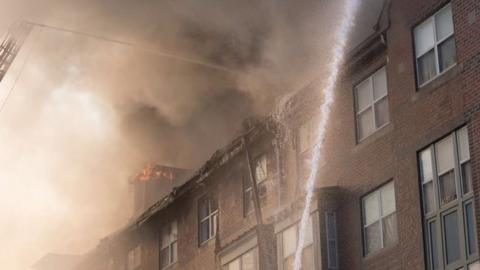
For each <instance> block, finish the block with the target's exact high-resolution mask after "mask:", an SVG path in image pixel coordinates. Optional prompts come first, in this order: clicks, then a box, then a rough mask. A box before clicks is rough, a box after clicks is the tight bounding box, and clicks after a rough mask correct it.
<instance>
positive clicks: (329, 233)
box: [327, 213, 337, 240]
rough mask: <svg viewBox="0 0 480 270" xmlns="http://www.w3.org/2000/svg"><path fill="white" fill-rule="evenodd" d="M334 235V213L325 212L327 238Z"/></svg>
mask: <svg viewBox="0 0 480 270" xmlns="http://www.w3.org/2000/svg"><path fill="white" fill-rule="evenodd" d="M336 235H337V228H336V224H335V215H334V214H333V213H327V239H330V240H332V239H335V237H336Z"/></svg>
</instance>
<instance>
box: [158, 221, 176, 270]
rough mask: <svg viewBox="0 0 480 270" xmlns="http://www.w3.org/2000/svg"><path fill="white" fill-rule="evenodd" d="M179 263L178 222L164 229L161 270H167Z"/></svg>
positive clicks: (161, 244) (161, 243)
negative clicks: (166, 269)
mask: <svg viewBox="0 0 480 270" xmlns="http://www.w3.org/2000/svg"><path fill="white" fill-rule="evenodd" d="M176 261H177V222H175V221H174V222H172V223H170V224H168V225H166V226H164V227H163V228H162V231H161V235H160V269H165V268H167V267H168V266H170V265H172V264H174V263H175V262H176Z"/></svg>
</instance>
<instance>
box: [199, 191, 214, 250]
mask: <svg viewBox="0 0 480 270" xmlns="http://www.w3.org/2000/svg"><path fill="white" fill-rule="evenodd" d="M217 219H218V204H217V200H216V199H215V198H213V197H210V196H206V197H204V198H202V199H200V200H199V201H198V224H199V235H198V240H199V243H200V245H201V244H203V243H205V242H207V241H208V240H210V239H212V238H213V237H214V236H215V235H216V234H217V221H218V220H217Z"/></svg>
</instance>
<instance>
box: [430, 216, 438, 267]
mask: <svg viewBox="0 0 480 270" xmlns="http://www.w3.org/2000/svg"><path fill="white" fill-rule="evenodd" d="M436 226H437V225H436V222H435V221H433V222H430V224H429V228H430V230H429V231H430V235H429V238H430V260H431V266H432V267H431V269H434V270H435V269H438V254H437V252H438V246H437V227H436Z"/></svg>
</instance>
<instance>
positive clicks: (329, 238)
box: [325, 211, 339, 269]
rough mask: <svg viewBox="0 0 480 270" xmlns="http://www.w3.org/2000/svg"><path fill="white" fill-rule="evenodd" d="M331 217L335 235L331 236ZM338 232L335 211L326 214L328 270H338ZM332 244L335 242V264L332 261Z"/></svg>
mask: <svg viewBox="0 0 480 270" xmlns="http://www.w3.org/2000/svg"><path fill="white" fill-rule="evenodd" d="M329 216H330V217H331V218H332V219H333V226H334V235H330V230H329V227H328V226H329V224H330V223H329V222H328V221H329ZM337 234H338V232H337V214H336V213H335V212H334V211H326V212H325V239H326V242H327V267H328V269H338V263H339V259H338V235H337ZM330 242H335V262H332V261H331V260H330V255H331V254H330V252H331V250H330V245H331V244H330Z"/></svg>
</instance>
